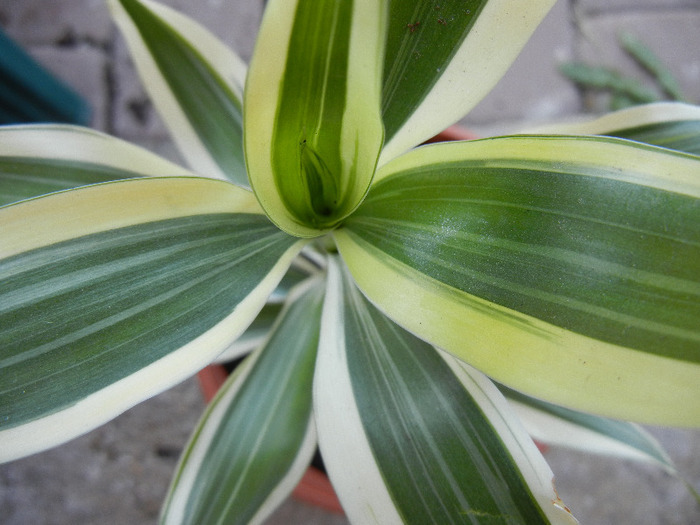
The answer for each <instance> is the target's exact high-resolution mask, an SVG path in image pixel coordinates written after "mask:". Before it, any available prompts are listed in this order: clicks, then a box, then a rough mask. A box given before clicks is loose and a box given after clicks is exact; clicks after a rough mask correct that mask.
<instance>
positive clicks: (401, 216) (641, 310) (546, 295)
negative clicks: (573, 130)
mask: <svg viewBox="0 0 700 525" xmlns="http://www.w3.org/2000/svg"><path fill="white" fill-rule="evenodd" d="M698 170H700V160H699V159H698V158H697V157H692V156H689V155H683V154H680V153H675V152H672V151H670V150H662V149H659V148H655V147H651V146H644V145H640V144H636V143H631V142H627V141H621V140H619V139H611V138H600V137H585V138H583V137H577V138H571V137H506V138H498V139H489V140H481V141H473V142H462V143H451V144H441V145H434V146H426V147H424V148H419V149H418V150H416V151H414V152H412V153H409V154H406V155H404V156H403V157H401V158H399V159H397V160H396V161H395V162H394V163H392V164H390V165H387V166H386V167H385V169H383V170H382V171H381V172H380V173H378V174H377V178H378V180H377V182H375V184H374V185H373V187H372V191H371V192H370V194H369V195H368V197H367V199H366V200H365V202H364V203H363V205H362V207H361V208H360V209H359V210H358V211H357V212H356V213H355V214H354V215H353V217H352V218H351V220H348V221H347V223H346V225H345V226H346V227H344V228H343V229H342V230H339V231H337V232H336V233H335V234H334V235H335V236H336V238H337V241H338V244H339V248H340V251H341V253H342V255H343V258H344V259H345V260H346V261H347V263H348V266H349V267H350V270H351V271H352V274H353V276H354V277H355V278H356V279H357V281H358V284H359V285H360V287H361V288H362V290H363V291H364V292H365V293H366V294H367V295H368V296H369V297H370V298H371V299H372V301H374V302H376V303H377V304H378V305H379V307H380V308H381V309H382V310H383V311H385V313H387V315H389V316H390V317H391V318H392V319H395V320H396V321H397V322H399V323H400V324H401V325H402V326H404V327H405V328H407V329H408V330H409V331H411V332H413V333H416V334H417V335H419V336H420V337H422V338H424V339H425V340H427V341H429V342H431V343H432V344H434V345H436V346H438V347H439V348H443V349H446V350H448V351H449V352H451V353H453V354H455V355H457V356H458V357H460V358H462V359H463V360H465V361H466V362H468V363H470V364H472V365H473V366H476V367H477V368H479V369H480V370H482V371H484V372H485V373H487V374H488V375H490V376H491V377H493V378H495V379H497V380H498V381H500V382H503V383H505V384H507V385H508V386H511V387H513V388H516V389H518V390H520V391H523V392H525V393H527V394H530V395H533V396H535V397H538V398H542V399H545V400H548V401H552V402H555V403H558V404H562V405H564V406H568V407H571V408H577V409H580V410H584V411H589V412H595V413H598V414H601V415H605V416H610V417H617V418H621V419H630V420H637V421H642V422H650V423H659V424H669V425H678V426H689V425H697V424H700V404H698V403H681V404H679V403H678V400H679V399H684V398H687V397H688V396H689V395H690V396H691V397H692V396H693V395H694V394H696V393H697V392H698V385H699V384H700V325H699V324H698V319H699V318H700V280H699V279H700V204H699V201H698V197H700V179H699V178H698V176H697V174H698Z"/></svg>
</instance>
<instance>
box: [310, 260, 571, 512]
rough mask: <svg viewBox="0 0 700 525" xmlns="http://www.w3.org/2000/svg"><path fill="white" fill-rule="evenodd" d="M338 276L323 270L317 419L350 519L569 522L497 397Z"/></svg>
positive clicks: (334, 267)
mask: <svg viewBox="0 0 700 525" xmlns="http://www.w3.org/2000/svg"><path fill="white" fill-rule="evenodd" d="M340 264H341V263H337V262H334V264H331V266H330V268H329V277H328V281H329V284H328V292H327V295H326V302H325V304H324V311H323V323H322V329H321V345H320V348H319V357H318V363H317V370H316V376H315V379H314V407H315V410H316V419H317V427H318V432H319V444H320V447H321V452H322V453H323V457H324V461H325V464H326V466H327V468H328V471H329V475H330V478H331V481H332V482H333V485H334V487H335V488H336V490H337V492H338V495H339V497H340V500H341V502H342V503H343V507H344V509H345V511H346V512H347V514H348V516H349V517H350V519H351V520H352V521H353V522H356V523H392V524H393V523H417V524H423V523H474V522H486V521H489V520H493V521H503V522H508V523H528V524H531V523H573V522H575V520H574V519H573V518H572V517H571V515H570V514H569V512H568V511H567V510H566V509H565V507H563V505H562V503H561V501H559V499H558V497H557V495H556V492H555V491H554V488H553V486H552V474H551V471H550V470H549V467H548V466H547V464H546V463H545V462H544V460H543V459H542V457H541V456H540V455H539V453H538V451H537V449H536V448H535V446H534V444H533V442H532V441H531V440H530V438H529V437H528V436H527V434H526V433H525V432H524V430H523V429H522V428H521V427H520V426H519V423H518V422H517V420H516V419H514V418H513V417H512V416H511V415H510V414H509V412H508V407H507V405H506V403H505V401H504V400H503V398H502V397H501V396H500V395H499V393H498V391H497V390H496V388H495V387H494V385H493V384H491V383H490V382H489V380H488V379H486V378H485V377H484V376H483V375H481V374H479V373H478V372H476V371H474V370H468V369H467V368H464V367H462V365H460V364H458V363H457V361H456V360H454V359H453V358H451V357H449V356H448V357H447V361H445V360H443V358H442V356H441V355H440V354H439V353H438V352H437V351H436V350H435V349H433V348H432V347H431V346H430V345H428V344H427V343H425V342H423V341H421V340H420V339H418V338H416V337H414V336H412V335H411V334H409V333H408V332H406V331H404V330H402V329H401V328H400V327H398V326H397V325H395V324H394V323H393V322H391V321H390V320H389V319H387V318H386V317H385V316H384V315H383V314H382V313H381V312H379V311H378V310H377V309H376V308H374V307H373V306H372V305H370V304H369V303H368V302H367V300H366V299H364V298H363V297H362V295H361V294H360V292H359V290H357V288H356V287H355V285H354V283H353V282H352V280H351V279H350V277H349V275H348V273H347V270H344V269H343V268H342V267H341V265H340ZM465 366H466V365H465Z"/></svg>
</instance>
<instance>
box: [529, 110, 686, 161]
mask: <svg viewBox="0 0 700 525" xmlns="http://www.w3.org/2000/svg"><path fill="white" fill-rule="evenodd" d="M529 133H544V134H548V135H549V134H554V133H557V134H586V135H608V136H613V137H620V138H625V139H630V140H636V141H639V142H645V143H647V144H654V145H656V146H661V147H664V148H671V149H675V150H678V151H683V152H686V153H692V154H694V155H700V107H698V106H692V105H690V104H683V103H680V102H658V103H655V104H645V105H641V106H634V107H631V108H627V109H622V110H620V111H615V112H614V113H609V114H607V115H605V116H603V117H599V118H596V119H590V120H585V121H580V122H569V123H560V124H551V125H548V126H540V127H538V128H535V129H533V130H530V131H529Z"/></svg>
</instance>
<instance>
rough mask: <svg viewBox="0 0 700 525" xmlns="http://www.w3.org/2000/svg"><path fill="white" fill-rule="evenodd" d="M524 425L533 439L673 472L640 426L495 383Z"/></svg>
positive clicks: (670, 463)
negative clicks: (577, 409) (644, 463)
mask: <svg viewBox="0 0 700 525" xmlns="http://www.w3.org/2000/svg"><path fill="white" fill-rule="evenodd" d="M499 389H500V390H501V392H502V393H503V394H504V395H505V397H506V399H507V400H508V401H509V402H510V403H511V405H512V406H513V407H514V409H515V411H516V413H517V414H518V416H519V417H520V419H521V421H522V422H523V425H524V426H525V429H526V430H527V432H528V434H530V435H531V436H532V437H533V438H534V439H535V440H537V441H539V442H541V443H546V444H548V445H558V446H564V447H567V448H571V449H576V450H581V451H584V452H590V453H594V454H604V455H611V456H616V457H621V458H625V459H632V460H635V461H644V462H647V463H654V464H656V465H657V466H660V467H662V468H663V469H665V470H666V471H668V472H670V473H672V474H677V472H676V467H675V466H674V465H673V462H672V461H671V458H670V457H669V456H668V454H667V453H666V451H665V450H664V449H663V448H662V447H661V445H660V444H659V443H658V441H656V439H654V437H653V436H652V435H651V434H649V433H648V432H647V431H646V430H644V429H643V428H642V427H641V426H639V425H636V424H634V423H630V422H628V421H620V420H616V419H608V418H604V417H600V416H595V415H593V414H586V413H584V412H578V411H575V410H570V409H568V408H564V407H560V406H558V405H554V404H552V403H547V402H546V401H541V400H539V399H534V398H532V397H529V396H526V395H524V394H521V393H520V392H517V391H515V390H513V389H510V388H508V387H506V386H503V385H499Z"/></svg>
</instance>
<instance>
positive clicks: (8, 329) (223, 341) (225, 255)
mask: <svg viewBox="0 0 700 525" xmlns="http://www.w3.org/2000/svg"><path fill="white" fill-rule="evenodd" d="M0 223H1V224H3V225H4V226H7V229H6V230H5V231H4V243H3V244H2V246H0V327H1V330H0V440H1V441H2V443H3V446H2V447H1V448H0V456H2V458H1V459H2V460H5V461H6V460H8V459H14V458H18V457H21V456H24V455H27V454H31V453H33V452H37V451H39V450H43V449H45V448H48V447H51V446H54V445H57V444H59V443H62V442H64V441H67V440H69V439H71V438H73V437H76V436H78V435H80V434H82V433H84V432H87V431H88V430H91V429H93V428H95V427H96V426H98V425H100V424H102V423H104V422H106V421H108V420H109V419H111V418H113V417H115V416H117V415H118V414H120V413H121V412H123V411H124V410H126V409H128V408H130V407H131V406H133V405H135V404H136V403H138V402H140V401H142V400H144V399H147V398H148V397H150V396H152V395H155V394H157V393H159V392H161V391H163V390H165V389H167V388H169V387H171V386H173V385H175V384H177V383H178V382H180V381H182V380H183V379H184V378H186V377H188V376H189V375H192V374H194V373H195V372H197V371H198V370H199V369H201V368H202V367H204V366H205V365H206V364H208V363H209V362H211V361H212V360H213V359H214V358H215V357H216V356H217V355H218V354H219V353H220V352H221V351H223V350H224V349H225V348H226V347H227V346H228V345H229V344H230V343H231V342H232V341H233V340H234V339H235V338H236V337H237V336H238V335H240V334H241V333H242V332H243V331H244V330H245V328H246V327H247V326H248V324H249V323H250V322H251V321H252V320H253V319H254V318H255V316H256V315H257V313H258V312H259V311H260V309H261V308H262V307H263V305H264V304H265V301H266V299H267V297H268V296H269V294H270V293H271V292H272V290H273V289H274V288H275V286H276V285H277V283H278V282H279V281H280V279H282V277H283V275H284V273H285V271H286V269H287V268H288V266H289V265H290V263H291V261H292V259H293V257H294V256H295V255H296V254H297V253H298V252H299V250H300V249H301V247H302V244H303V243H302V242H300V241H298V240H296V239H294V238H292V237H289V236H288V235H286V234H284V233H282V232H280V231H279V230H278V229H277V228H275V226H274V225H273V224H272V223H270V222H269V220H267V218H266V217H265V216H264V214H262V213H260V209H259V207H258V205H257V203H256V201H255V198H254V196H253V195H252V193H250V192H249V191H247V190H244V189H241V188H239V187H236V186H234V185H233V184H230V183H227V182H224V181H216V180H211V179H202V178H184V177H177V178H140V179H129V180H125V181H119V182H110V183H105V184H98V185H92V186H86V187H83V188H78V189H74V190H67V191H63V192H59V193H54V194H51V195H49V196H46V197H40V198H35V199H31V200H26V201H22V202H20V203H17V204H13V205H9V206H5V207H3V208H0ZM26 224H32V225H33V229H31V230H27V228H26Z"/></svg>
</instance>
